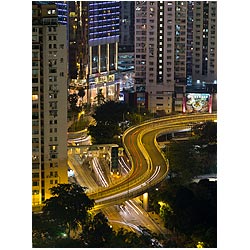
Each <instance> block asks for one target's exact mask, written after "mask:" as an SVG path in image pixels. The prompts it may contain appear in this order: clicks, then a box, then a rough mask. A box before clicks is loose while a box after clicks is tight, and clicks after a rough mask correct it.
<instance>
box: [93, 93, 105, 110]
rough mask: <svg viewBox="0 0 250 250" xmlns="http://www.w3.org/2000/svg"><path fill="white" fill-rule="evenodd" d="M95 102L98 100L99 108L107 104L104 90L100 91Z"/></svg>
mask: <svg viewBox="0 0 250 250" xmlns="http://www.w3.org/2000/svg"><path fill="white" fill-rule="evenodd" d="M95 100H96V102H97V105H98V106H99V105H101V104H103V103H105V97H104V95H103V93H102V89H99V91H98V93H97V95H96V97H95Z"/></svg>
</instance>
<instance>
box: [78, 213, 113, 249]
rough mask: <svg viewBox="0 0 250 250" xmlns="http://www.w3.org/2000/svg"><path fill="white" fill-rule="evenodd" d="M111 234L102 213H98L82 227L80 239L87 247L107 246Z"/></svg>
mask: <svg viewBox="0 0 250 250" xmlns="http://www.w3.org/2000/svg"><path fill="white" fill-rule="evenodd" d="M112 234H113V231H112V229H111V228H110V226H109V225H108V220H107V218H106V217H105V215H104V214H103V213H101V212H100V213H98V214H96V215H95V216H94V218H93V220H90V221H89V222H88V223H86V224H85V225H84V227H83V230H82V234H81V239H82V241H83V242H84V244H85V245H86V246H87V247H91V248H92V247H103V248H104V247H108V246H109V244H110V240H111V235H112Z"/></svg>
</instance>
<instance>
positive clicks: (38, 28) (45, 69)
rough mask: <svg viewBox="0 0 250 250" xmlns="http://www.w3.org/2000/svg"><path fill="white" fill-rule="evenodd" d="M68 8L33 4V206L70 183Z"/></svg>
mask: <svg viewBox="0 0 250 250" xmlns="http://www.w3.org/2000/svg"><path fill="white" fill-rule="evenodd" d="M66 24H67V5H66V4H65V3H64V2H32V205H33V207H35V206H39V205H41V203H42V202H43V201H44V200H46V199H48V198H49V197H50V191H49V188H51V187H53V186H54V185H56V184H58V183H67V182H68V176H67V71H68V67H67V65H68V54H67V27H66Z"/></svg>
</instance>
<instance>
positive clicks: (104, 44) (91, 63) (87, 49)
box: [69, 1, 120, 104]
mask: <svg viewBox="0 0 250 250" xmlns="http://www.w3.org/2000/svg"><path fill="white" fill-rule="evenodd" d="M69 7H70V11H69V15H70V20H71V21H70V29H69V30H70V33H69V36H70V47H72V48H75V51H76V53H75V55H74V52H73V54H71V52H72V51H70V58H71V59H72V63H73V64H74V63H75V64H77V65H78V66H77V67H78V68H80V71H79V72H80V74H79V72H78V73H77V78H79V79H84V82H85V83H86V84H85V88H86V95H85V97H84V98H85V101H87V102H88V103H90V104H94V103H95V97H96V96H97V93H98V92H99V91H100V90H102V94H103V95H104V97H105V98H106V99H107V100H118V97H119V86H118V82H116V78H117V70H118V42H119V34H120V26H119V24H120V2H119V1H77V2H74V3H70V4H69ZM79 38H80V40H79ZM74 43H75V45H74ZM79 48H80V50H79ZM77 49H78V51H77ZM75 58H77V59H75ZM73 64H72V65H73ZM73 70H74V72H76V67H74V65H73ZM70 71H71V70H70ZM74 74H75V73H74ZM74 74H72V76H75V75H76V74H75V75H74Z"/></svg>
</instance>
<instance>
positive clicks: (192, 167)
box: [164, 140, 202, 183]
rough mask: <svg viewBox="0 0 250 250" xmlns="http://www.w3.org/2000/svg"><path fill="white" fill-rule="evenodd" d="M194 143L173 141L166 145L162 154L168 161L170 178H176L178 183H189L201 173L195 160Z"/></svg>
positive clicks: (190, 141)
mask: <svg viewBox="0 0 250 250" xmlns="http://www.w3.org/2000/svg"><path fill="white" fill-rule="evenodd" d="M194 145H195V143H194V141H192V140H189V141H184V142H178V141H173V142H172V143H171V144H170V145H166V148H165V149H164V153H165V155H166V158H168V160H169V164H170V171H169V175H170V176H171V177H173V176H174V177H176V181H179V183H185V182H189V181H190V180H191V179H192V178H193V177H194V176H196V175H199V174H201V173H202V170H201V165H200V164H199V162H197V160H196V153H195V151H194Z"/></svg>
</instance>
